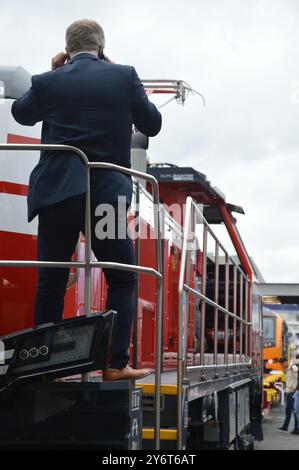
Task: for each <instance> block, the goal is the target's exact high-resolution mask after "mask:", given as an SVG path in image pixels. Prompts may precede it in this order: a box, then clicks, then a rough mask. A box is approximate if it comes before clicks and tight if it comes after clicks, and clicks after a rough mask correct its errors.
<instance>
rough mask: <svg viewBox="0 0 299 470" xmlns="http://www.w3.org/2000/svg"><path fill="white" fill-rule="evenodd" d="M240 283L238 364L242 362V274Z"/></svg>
mask: <svg viewBox="0 0 299 470" xmlns="http://www.w3.org/2000/svg"><path fill="white" fill-rule="evenodd" d="M239 282H240V310H239V328H240V354H239V362H243V321H242V320H243V274H242V273H240V274H239Z"/></svg>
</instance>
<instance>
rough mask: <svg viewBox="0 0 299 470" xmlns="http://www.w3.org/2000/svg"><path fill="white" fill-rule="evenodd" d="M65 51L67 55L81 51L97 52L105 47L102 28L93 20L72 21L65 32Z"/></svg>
mask: <svg viewBox="0 0 299 470" xmlns="http://www.w3.org/2000/svg"><path fill="white" fill-rule="evenodd" d="M65 39H66V50H67V52H68V54H75V53H76V52H81V51H98V50H99V48H100V47H101V48H102V49H104V47H105V35H104V31H103V28H102V27H101V26H100V25H99V24H98V23H97V22H96V21H94V20H78V21H74V23H72V24H71V25H70V26H69V27H68V28H67V30H66V37H65Z"/></svg>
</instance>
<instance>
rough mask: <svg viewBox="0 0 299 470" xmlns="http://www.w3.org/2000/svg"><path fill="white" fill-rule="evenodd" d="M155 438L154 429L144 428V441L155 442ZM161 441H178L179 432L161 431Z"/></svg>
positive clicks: (172, 430) (171, 430)
mask: <svg viewBox="0 0 299 470" xmlns="http://www.w3.org/2000/svg"><path fill="white" fill-rule="evenodd" d="M154 436H155V431H154V428H143V429H142V439H146V440H153V439H154ZM160 439H161V441H176V440H177V430H176V429H160Z"/></svg>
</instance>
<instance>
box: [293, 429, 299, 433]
mask: <svg viewBox="0 0 299 470" xmlns="http://www.w3.org/2000/svg"><path fill="white" fill-rule="evenodd" d="M291 434H299V429H294V431H292V432H291Z"/></svg>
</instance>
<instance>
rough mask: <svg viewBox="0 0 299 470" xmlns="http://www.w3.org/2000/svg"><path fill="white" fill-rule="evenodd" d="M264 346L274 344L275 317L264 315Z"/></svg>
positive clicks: (270, 346)
mask: <svg viewBox="0 0 299 470" xmlns="http://www.w3.org/2000/svg"><path fill="white" fill-rule="evenodd" d="M263 326H264V328H263V329H264V348H272V347H273V346H275V335H276V321H275V318H268V317H264V320H263Z"/></svg>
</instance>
